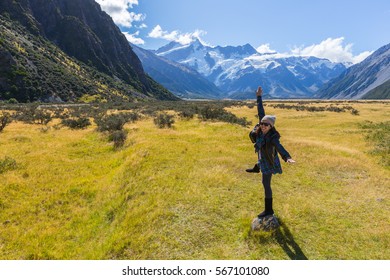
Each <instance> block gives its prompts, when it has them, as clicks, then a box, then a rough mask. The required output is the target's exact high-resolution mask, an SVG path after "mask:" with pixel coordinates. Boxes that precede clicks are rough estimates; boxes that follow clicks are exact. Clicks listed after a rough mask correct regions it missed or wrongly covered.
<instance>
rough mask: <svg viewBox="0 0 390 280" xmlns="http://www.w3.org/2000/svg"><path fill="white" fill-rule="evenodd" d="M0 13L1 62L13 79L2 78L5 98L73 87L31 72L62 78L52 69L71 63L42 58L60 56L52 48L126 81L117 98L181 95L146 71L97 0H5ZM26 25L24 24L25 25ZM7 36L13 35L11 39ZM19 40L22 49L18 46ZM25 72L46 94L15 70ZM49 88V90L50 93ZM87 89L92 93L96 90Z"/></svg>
mask: <svg viewBox="0 0 390 280" xmlns="http://www.w3.org/2000/svg"><path fill="white" fill-rule="evenodd" d="M0 14H1V15H3V17H2V21H3V22H4V24H2V36H1V38H2V40H3V43H2V45H1V49H0V53H1V57H0V60H1V61H2V64H8V65H3V66H2V71H3V73H5V74H6V76H7V77H8V79H5V78H3V79H2V81H1V85H2V88H1V89H0V92H1V93H2V95H3V96H4V95H7V96H12V97H14V98H16V99H18V100H20V101H25V100H35V99H36V98H38V99H44V98H46V97H47V96H50V95H52V94H57V93H58V92H57V89H56V87H60V88H61V87H63V88H67V89H68V88H69V86H67V85H62V84H61V83H60V84H59V85H55V84H54V83H53V79H48V78H44V80H43V81H42V80H41V79H38V80H36V79H35V78H36V77H33V76H34V75H33V74H32V73H33V72H34V71H33V69H41V72H39V73H36V75H35V76H40V77H41V76H42V73H48V74H49V75H55V76H57V78H58V77H64V75H63V74H64V73H61V75H60V76H59V75H58V74H59V73H57V75H56V72H53V68H56V67H58V68H59V69H61V68H62V67H63V66H64V64H66V63H64V60H63V59H61V58H58V57H57V58H58V59H53V57H51V58H50V59H49V60H46V59H41V58H42V56H43V57H45V55H46V58H47V57H48V56H56V54H53V53H52V50H54V49H55V48H56V47H58V48H59V49H60V50H61V51H62V54H63V55H64V56H65V57H66V58H67V59H69V58H70V57H72V58H73V59H72V60H73V61H74V62H75V63H76V64H85V65H87V66H89V67H91V68H93V69H94V70H95V72H100V74H99V75H107V76H108V77H110V79H111V80H112V81H113V83H116V82H115V81H117V83H119V84H123V86H124V88H126V89H127V90H126V91H125V92H123V91H122V90H120V87H119V88H118V87H116V88H117V89H118V90H120V91H121V92H120V93H116V94H114V95H116V96H117V95H125V96H129V98H130V97H131V98H133V97H134V96H138V97H143V98H144V97H149V98H157V99H176V97H174V96H173V95H172V94H171V93H170V92H168V91H167V90H166V89H164V88H163V87H162V86H160V85H158V84H157V83H156V82H155V81H153V80H152V79H151V78H150V77H149V76H148V75H146V74H145V72H144V70H143V68H142V65H141V62H140V61H139V59H138V57H137V56H136V55H135V53H134V52H133V51H132V49H131V47H130V46H129V44H128V42H127V40H126V38H125V37H124V35H123V34H122V33H121V32H120V30H119V28H118V27H117V26H116V25H115V24H114V22H113V21H112V19H111V18H110V17H109V16H108V15H107V14H106V13H105V12H102V11H101V9H100V6H99V5H98V4H97V3H96V2H95V1H93V0H52V1H43V0H23V1H12V0H2V1H1V2H0ZM5 22H7V23H5ZM16 22H18V23H19V24H20V25H21V26H20V25H19V24H18V23H16ZM22 26H23V27H25V28H24V29H23V28H22ZM6 36H8V37H7V38H6ZM10 37H13V39H14V40H15V41H9V40H10ZM48 41H50V43H48ZM11 42H13V43H11ZM16 44H19V45H20V46H23V47H21V48H18V47H17V46H16ZM42 44H43V45H44V49H45V51H42V48H41V49H40V48H37V46H41V47H42ZM49 45H51V46H49ZM34 46H35V48H34ZM14 48H16V51H15V49H14ZM58 48H57V49H58ZM33 57H34V59H33ZM50 61H51V62H50ZM80 62H81V63H80ZM36 64H39V66H37V65H36ZM15 67H16V68H17V69H20V71H21V72H17V71H16V72H15V71H13V70H12V69H14V70H15ZM42 69H45V70H42ZM23 70H24V71H23ZM64 71H65V70H64ZM59 72H61V71H59ZM87 72H90V70H88V71H87ZM92 72H93V71H92ZM21 73H22V74H24V76H27V77H33V78H32V79H31V80H34V81H35V82H36V83H37V84H36V85H35V88H37V87H41V88H42V87H43V91H44V92H42V93H34V94H32V96H31V93H29V92H30V91H31V90H29V89H28V88H30V87H29V84H26V83H25V82H24V80H29V78H27V79H26V78H24V77H23V75H22V77H19V75H16V76H15V74H21ZM65 73H66V72H65ZM73 74H74V75H73V76H79V75H78V74H77V73H73ZM89 74H91V73H89ZM3 77H4V76H3ZM66 79H68V78H66ZM78 80H84V81H83V82H81V84H83V85H84V86H88V85H90V84H93V83H94V82H96V81H93V80H88V78H87V77H85V76H84V77H78ZM86 80H88V82H86ZM59 81H61V79H57V81H56V82H57V83H58V82H59ZM12 82H14V83H12ZM76 84H77V83H76ZM48 90H49V92H47V91H48ZM50 92H51V93H50ZM83 92H84V93H91V89H88V90H84V91H83ZM95 93H96V92H95ZM73 94H75V95H76V96H77V95H78V96H79V95H82V93H80V92H76V93H74V91H73ZM61 95H62V97H61V99H63V100H70V99H73V96H72V93H70V95H69V96H65V93H61ZM3 98H4V97H3Z"/></svg>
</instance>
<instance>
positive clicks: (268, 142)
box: [246, 87, 295, 219]
mask: <svg viewBox="0 0 390 280" xmlns="http://www.w3.org/2000/svg"><path fill="white" fill-rule="evenodd" d="M262 95H263V89H262V88H261V87H258V89H257V91H256V96H257V112H258V115H259V120H260V122H259V125H258V127H257V129H256V131H254V132H251V139H252V141H253V140H255V149H256V152H257V154H258V161H257V164H256V165H255V166H254V168H253V169H247V170H246V171H247V172H256V173H258V172H259V171H261V173H262V183H263V186H264V192H265V199H264V200H265V210H264V211H263V212H262V213H260V214H259V215H258V218H259V219H260V218H263V217H265V216H268V215H273V214H274V210H273V208H272V189H271V178H272V174H277V173H280V174H281V173H282V166H281V164H280V160H279V157H278V153H279V154H280V156H281V157H282V158H283V160H284V161H285V162H287V163H295V161H294V160H293V159H292V158H291V156H290V154H289V153H288V152H287V151H286V149H284V147H283V146H282V145H281V144H280V141H279V139H280V134H279V132H278V131H277V130H276V129H275V120H276V117H275V116H271V115H265V111H264V107H263V100H262Z"/></svg>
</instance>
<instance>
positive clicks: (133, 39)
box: [122, 31, 145, 45]
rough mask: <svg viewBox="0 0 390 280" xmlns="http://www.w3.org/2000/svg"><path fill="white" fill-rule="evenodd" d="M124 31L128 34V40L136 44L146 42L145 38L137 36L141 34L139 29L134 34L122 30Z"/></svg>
mask: <svg viewBox="0 0 390 280" xmlns="http://www.w3.org/2000/svg"><path fill="white" fill-rule="evenodd" d="M122 33H123V34H124V35H125V36H126V39H127V41H129V42H130V43H132V44H135V45H143V44H145V41H144V40H142V39H141V38H138V37H136V36H139V31H137V32H135V33H134V34H130V33H129V32H122Z"/></svg>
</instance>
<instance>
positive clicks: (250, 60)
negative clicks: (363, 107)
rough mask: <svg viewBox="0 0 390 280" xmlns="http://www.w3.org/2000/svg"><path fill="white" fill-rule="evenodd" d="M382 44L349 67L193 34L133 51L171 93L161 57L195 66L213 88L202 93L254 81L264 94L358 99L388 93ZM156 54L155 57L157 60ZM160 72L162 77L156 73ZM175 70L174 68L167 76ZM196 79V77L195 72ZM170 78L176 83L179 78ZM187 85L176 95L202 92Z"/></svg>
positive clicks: (224, 93)
mask: <svg viewBox="0 0 390 280" xmlns="http://www.w3.org/2000/svg"><path fill="white" fill-rule="evenodd" d="M388 48H389V47H388V46H387V47H386V46H385V47H383V48H381V49H379V50H378V51H377V52H374V53H373V54H372V55H371V56H370V57H368V58H367V59H366V60H364V61H363V62H361V63H359V64H356V65H353V66H352V67H350V66H351V65H350V64H347V63H334V62H331V61H329V60H328V59H322V58H317V57H303V56H286V55H282V54H278V53H258V52H257V51H256V49H254V48H253V47H252V46H251V45H249V44H246V45H244V46H238V47H232V46H227V47H221V46H217V47H210V46H206V45H204V44H202V43H201V42H200V41H199V40H195V41H193V42H192V43H190V44H186V45H182V44H179V43H177V42H170V43H169V44H167V45H165V46H163V47H161V48H159V49H158V50H155V51H145V50H144V53H143V55H140V54H139V51H136V53H137V55H139V57H140V59H141V61H142V63H143V65H144V67H145V69H146V71H147V72H148V73H149V74H150V75H151V76H152V77H153V78H154V79H156V80H157V81H158V82H160V83H161V84H163V85H164V86H165V87H167V88H168V89H170V90H172V91H173V92H175V93H176V92H177V91H176V89H177V87H175V88H174V87H172V85H171V84H170V83H168V82H167V80H166V79H167V78H168V76H170V75H169V74H168V73H167V71H166V69H167V67H166V65H165V64H164V63H175V64H174V65H178V66H179V67H183V66H185V67H186V69H187V71H189V70H188V69H192V70H194V71H195V73H193V74H194V75H196V73H199V74H200V75H201V76H202V77H203V78H204V79H206V80H207V81H209V82H212V83H213V84H214V85H215V86H216V88H217V90H216V89H210V90H209V91H208V93H209V94H208V96H207V97H206V96H204V97H206V98H209V97H210V96H211V97H214V98H232V99H248V98H253V92H254V91H255V90H256V88H257V86H258V85H262V86H263V88H264V90H265V92H266V93H267V95H266V96H267V97H269V98H338V99H341V98H343V99H359V98H389V96H388V91H389V87H388V83H389V79H390V76H389V72H390V70H389V69H390V66H389V63H388V61H389V60H390V54H389V52H388V51H386V50H388ZM150 57H153V59H150ZM159 58H160V59H161V61H159V63H157V61H158V60H159ZM163 65H164V66H163ZM174 65H171V66H174ZM150 69H153V70H152V71H151V70H150ZM368 69H369V70H368ZM178 71H180V69H179V70H178ZM357 72H359V73H360V74H359V75H358V74H357ZM162 73H164V76H165V78H164V79H162V78H161V74H162ZM351 75H352V76H351ZM177 76H178V75H176V74H175V75H174V76H172V78H175V77H177ZM357 77H360V78H359V79H360V82H362V81H364V82H365V85H366V87H365V88H366V90H365V91H361V92H358V91H357V88H359V89H361V86H360V87H359V81H357V80H356V78H357ZM187 78H188V79H189V77H187ZM197 79H198V81H199V76H197ZM343 79H344V80H346V81H349V82H351V83H352V84H354V85H355V86H354V87H351V88H349V89H348V90H347V91H343V88H344V87H345V86H346V83H345V81H344V82H343V81H341V80H343ZM176 82H178V83H180V84H182V81H180V79H178V80H176ZM203 82H204V80H203ZM187 86H188V88H187V89H186V90H184V91H183V90H181V91H180V92H181V95H182V96H184V97H185V96H187V97H190V95H192V96H196V95H198V96H199V95H200V96H202V92H200V91H198V89H197V83H187Z"/></svg>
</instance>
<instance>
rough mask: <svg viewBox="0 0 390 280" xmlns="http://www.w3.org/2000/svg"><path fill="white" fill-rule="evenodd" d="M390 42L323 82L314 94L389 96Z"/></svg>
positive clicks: (323, 95)
mask: <svg viewBox="0 0 390 280" xmlns="http://www.w3.org/2000/svg"><path fill="white" fill-rule="evenodd" d="M389 83H390V44H388V45H386V46H383V47H382V48H380V49H378V50H377V51H375V52H374V53H373V54H372V55H370V56H369V57H367V58H366V59H365V60H363V61H362V62H360V63H359V64H356V65H353V66H351V67H350V68H348V70H346V71H345V72H344V73H342V74H341V75H340V76H339V77H337V78H335V79H334V80H331V81H330V82H329V83H327V84H325V85H324V86H323V87H322V88H321V89H320V90H319V92H318V93H317V94H316V95H317V97H320V98H335V99H360V98H365V99H371V98H372V99H383V98H389V92H390V90H389Z"/></svg>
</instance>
